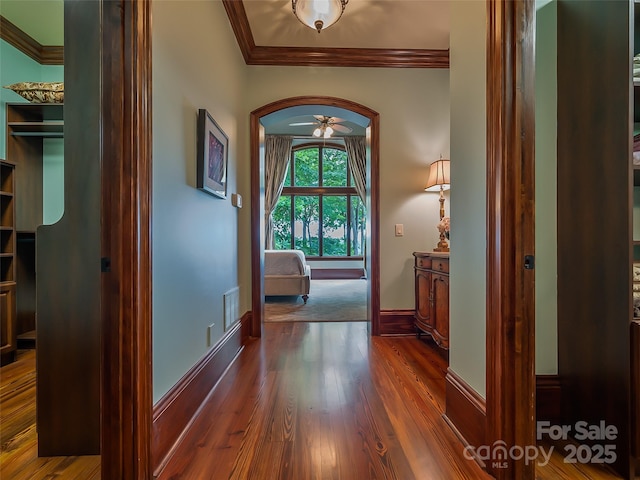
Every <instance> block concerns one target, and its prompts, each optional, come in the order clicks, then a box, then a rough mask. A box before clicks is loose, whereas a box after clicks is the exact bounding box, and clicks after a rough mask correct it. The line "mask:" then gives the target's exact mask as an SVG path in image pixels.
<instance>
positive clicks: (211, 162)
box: [196, 108, 229, 198]
mask: <svg viewBox="0 0 640 480" xmlns="http://www.w3.org/2000/svg"><path fill="white" fill-rule="evenodd" d="M228 150H229V139H228V138H227V136H226V135H225V133H224V132H223V131H222V129H221V128H220V127H219V126H218V124H217V123H216V122H215V120H214V119H213V117H212V116H211V115H210V114H209V112H207V110H205V109H203V108H201V109H199V110H198V148H197V162H198V168H197V171H198V179H197V182H196V183H197V187H198V188H199V189H200V190H202V191H204V192H207V193H209V194H210V195H213V196H214V197H218V198H227V158H228V155H229V152H228Z"/></svg>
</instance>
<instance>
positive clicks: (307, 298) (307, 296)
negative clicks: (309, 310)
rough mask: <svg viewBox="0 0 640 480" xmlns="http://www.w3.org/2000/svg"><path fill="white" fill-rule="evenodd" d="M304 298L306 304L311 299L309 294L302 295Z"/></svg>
mask: <svg viewBox="0 0 640 480" xmlns="http://www.w3.org/2000/svg"><path fill="white" fill-rule="evenodd" d="M302 300H304V304H305V305H306V304H307V300H309V295H302Z"/></svg>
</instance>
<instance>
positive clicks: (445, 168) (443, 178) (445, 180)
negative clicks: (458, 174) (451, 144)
mask: <svg viewBox="0 0 640 480" xmlns="http://www.w3.org/2000/svg"><path fill="white" fill-rule="evenodd" d="M440 186H442V189H443V190H449V188H450V187H451V180H450V173H449V160H443V159H440V160H436V161H435V162H433V163H432V164H431V166H430V167H429V178H428V179H427V185H426V187H424V189H425V191H426V192H437V191H440Z"/></svg>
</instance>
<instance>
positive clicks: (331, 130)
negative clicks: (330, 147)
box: [324, 126, 333, 138]
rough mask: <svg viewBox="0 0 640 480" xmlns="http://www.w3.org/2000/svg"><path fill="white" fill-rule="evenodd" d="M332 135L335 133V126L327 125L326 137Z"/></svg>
mask: <svg viewBox="0 0 640 480" xmlns="http://www.w3.org/2000/svg"><path fill="white" fill-rule="evenodd" d="M331 135H333V128H331V127H329V126H327V128H326V129H325V130H324V138H329V137H330V136H331Z"/></svg>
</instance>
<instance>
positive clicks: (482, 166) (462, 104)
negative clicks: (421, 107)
mask: <svg viewBox="0 0 640 480" xmlns="http://www.w3.org/2000/svg"><path fill="white" fill-rule="evenodd" d="M486 17H487V7H486V5H485V2H478V1H476V0H465V1H463V0H459V1H455V2H451V37H450V46H451V50H450V51H451V68H450V77H451V82H450V85H451V190H450V195H451V231H452V232H453V233H452V235H451V260H450V264H451V265H450V272H451V273H450V275H451V278H450V287H449V288H450V298H451V302H450V304H451V305H450V331H449V334H450V340H449V345H450V349H449V365H450V367H451V369H452V370H453V371H454V372H455V373H456V374H458V375H459V376H460V377H461V378H462V379H463V380H464V381H465V382H466V383H467V384H469V386H471V387H472V388H473V389H474V390H475V391H476V392H478V393H479V394H480V395H482V396H483V397H484V395H485V384H486V382H485V377H486V348H485V346H486V333H485V332H486V328H485V326H486V283H487V280H486V257H487V244H486V238H487V235H486V231H487V221H486V218H487V217H486V197H487V192H486V190H487V187H486V180H485V179H486V164H487V159H486V151H487V149H486V136H487V134H486V117H487V115H486V61H485V58H486V47H485V45H486Z"/></svg>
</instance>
